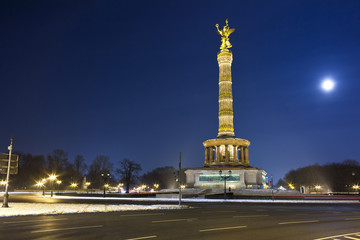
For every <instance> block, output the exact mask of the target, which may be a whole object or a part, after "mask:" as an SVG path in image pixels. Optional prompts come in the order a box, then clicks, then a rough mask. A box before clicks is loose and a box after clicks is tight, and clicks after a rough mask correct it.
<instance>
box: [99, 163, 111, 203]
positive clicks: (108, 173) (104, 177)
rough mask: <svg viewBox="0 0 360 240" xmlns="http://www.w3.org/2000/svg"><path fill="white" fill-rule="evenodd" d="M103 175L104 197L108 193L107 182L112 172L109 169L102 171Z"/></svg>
mask: <svg viewBox="0 0 360 240" xmlns="http://www.w3.org/2000/svg"><path fill="white" fill-rule="evenodd" d="M101 177H102V179H103V180H104V197H105V194H106V185H107V186H109V185H108V184H107V181H108V179H109V178H110V177H111V176H110V172H109V171H108V170H104V171H103V172H102V173H101Z"/></svg>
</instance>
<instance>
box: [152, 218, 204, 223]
mask: <svg viewBox="0 0 360 240" xmlns="http://www.w3.org/2000/svg"><path fill="white" fill-rule="evenodd" d="M194 220H197V218H183V219H169V220H158V221H151V222H152V223H164V222H182V221H188V222H191V221H194Z"/></svg>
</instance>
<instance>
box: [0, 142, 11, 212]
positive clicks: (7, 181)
mask: <svg viewBox="0 0 360 240" xmlns="http://www.w3.org/2000/svg"><path fill="white" fill-rule="evenodd" d="M13 141H14V138H13V137H12V138H11V142H10V146H9V147H8V150H9V161H8V166H7V174H6V182H5V193H4V201H3V205H2V207H6V208H7V207H9V204H8V201H9V193H8V187H9V176H10V166H11V153H12V149H13Z"/></svg>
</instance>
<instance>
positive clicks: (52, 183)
mask: <svg viewBox="0 0 360 240" xmlns="http://www.w3.org/2000/svg"><path fill="white" fill-rule="evenodd" d="M49 180H50V191H51V197H53V195H54V193H53V190H54V181H55V180H56V175H55V174H51V175H50V176H49Z"/></svg>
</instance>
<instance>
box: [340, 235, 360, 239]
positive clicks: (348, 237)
mask: <svg viewBox="0 0 360 240" xmlns="http://www.w3.org/2000/svg"><path fill="white" fill-rule="evenodd" d="M344 238H347V239H352V240H359V239H360V238H354V237H350V236H344Z"/></svg>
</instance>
